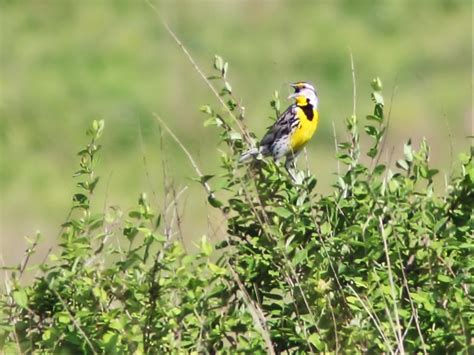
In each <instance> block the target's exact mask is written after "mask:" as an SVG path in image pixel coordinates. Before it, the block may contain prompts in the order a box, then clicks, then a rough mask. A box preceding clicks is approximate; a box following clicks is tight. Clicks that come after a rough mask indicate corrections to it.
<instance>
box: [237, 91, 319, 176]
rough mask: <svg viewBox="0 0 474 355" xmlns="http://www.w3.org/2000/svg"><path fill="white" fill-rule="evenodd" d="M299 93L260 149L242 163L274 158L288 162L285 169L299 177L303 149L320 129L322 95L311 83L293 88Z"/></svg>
mask: <svg viewBox="0 0 474 355" xmlns="http://www.w3.org/2000/svg"><path fill="white" fill-rule="evenodd" d="M291 86H292V87H293V88H294V89H295V92H294V93H293V94H291V95H290V96H288V98H289V99H294V100H295V102H294V103H293V104H292V105H290V106H289V107H288V108H287V109H286V111H285V112H283V113H282V114H281V115H280V117H278V120H277V121H276V122H275V123H274V124H273V125H272V126H271V127H269V128H268V130H267V133H266V134H265V136H264V137H263V139H262V140H261V141H260V144H259V146H258V148H252V149H250V150H248V151H246V152H245V153H243V154H242V155H241V157H240V160H239V161H241V162H244V161H247V160H249V159H251V158H255V157H256V156H258V155H259V154H261V155H262V156H272V157H273V158H274V159H275V160H279V159H281V158H283V157H285V158H286V163H285V168H286V170H287V171H288V173H289V175H290V176H291V178H292V179H293V180H294V181H296V176H295V175H294V173H293V172H292V170H291V168H293V169H295V159H296V157H297V156H298V154H299V153H301V151H302V149H303V147H304V146H305V145H306V143H308V141H309V140H310V139H311V137H313V134H314V132H315V131H316V129H317V127H318V121H319V114H318V101H319V100H318V95H317V93H316V90H315V89H314V87H313V86H312V85H311V84H309V83H307V82H296V83H294V84H291Z"/></svg>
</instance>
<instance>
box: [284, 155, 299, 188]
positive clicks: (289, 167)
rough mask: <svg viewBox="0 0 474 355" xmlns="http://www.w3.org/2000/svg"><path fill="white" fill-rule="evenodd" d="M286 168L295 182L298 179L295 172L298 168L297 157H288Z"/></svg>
mask: <svg viewBox="0 0 474 355" xmlns="http://www.w3.org/2000/svg"><path fill="white" fill-rule="evenodd" d="M285 169H286V171H287V172H288V174H289V175H290V177H291V179H292V180H293V182H296V181H297V179H296V175H295V173H294V171H295V170H296V165H295V159H294V158H293V157H288V158H287V159H286V163H285Z"/></svg>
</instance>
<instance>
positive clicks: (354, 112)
mask: <svg viewBox="0 0 474 355" xmlns="http://www.w3.org/2000/svg"><path fill="white" fill-rule="evenodd" d="M349 54H350V57H351V72H352V114H353V115H354V116H355V115H356V109H357V106H356V103H357V85H356V76H355V67H354V57H353V56H352V49H351V48H349Z"/></svg>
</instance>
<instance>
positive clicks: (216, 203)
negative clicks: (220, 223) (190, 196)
mask: <svg viewBox="0 0 474 355" xmlns="http://www.w3.org/2000/svg"><path fill="white" fill-rule="evenodd" d="M207 200H208V201H209V204H210V205H211V206H212V207H215V208H221V207H222V206H223V205H224V204H223V203H222V202H221V201H219V200H218V199H216V198H215V197H214V196H213V195H209V196H208V198H207Z"/></svg>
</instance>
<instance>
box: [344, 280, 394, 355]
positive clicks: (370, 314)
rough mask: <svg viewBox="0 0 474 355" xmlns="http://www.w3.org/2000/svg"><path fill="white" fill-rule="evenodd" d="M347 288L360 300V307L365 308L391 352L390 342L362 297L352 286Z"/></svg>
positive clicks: (391, 352)
mask: <svg viewBox="0 0 474 355" xmlns="http://www.w3.org/2000/svg"><path fill="white" fill-rule="evenodd" d="M348 287H349V289H350V290H351V291H352V293H353V294H354V295H355V296H356V298H357V299H358V301H359V302H360V304H361V305H362V307H363V308H364V309H365V311H366V312H367V314H368V315H369V317H370V319H372V322H374V325H375V328H377V330H378V331H379V334H380V335H381V337H382V339H383V340H384V342H385V346H386V347H387V351H389V352H390V354H393V353H394V352H393V350H392V347H391V346H390V342H389V341H388V339H387V337H386V335H385V333H384V332H383V330H382V328H381V326H380V325H379V323H378V322H377V320H376V319H375V317H374V316H373V315H372V313H371V312H370V310H369V309H368V308H367V306H366V305H365V303H364V301H362V298H360V296H359V294H358V293H357V292H356V291H355V290H354V289H353V288H352V286H348Z"/></svg>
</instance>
